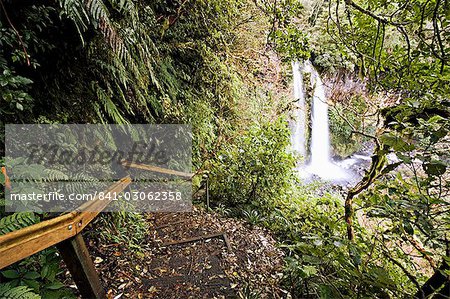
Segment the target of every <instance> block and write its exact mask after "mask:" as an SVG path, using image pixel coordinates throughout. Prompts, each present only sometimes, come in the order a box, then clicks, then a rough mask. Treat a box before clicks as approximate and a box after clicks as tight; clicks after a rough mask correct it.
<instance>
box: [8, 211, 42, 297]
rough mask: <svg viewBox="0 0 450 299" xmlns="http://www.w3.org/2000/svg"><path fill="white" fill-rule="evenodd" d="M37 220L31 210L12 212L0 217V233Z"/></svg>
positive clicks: (22, 226)
mask: <svg viewBox="0 0 450 299" xmlns="http://www.w3.org/2000/svg"><path fill="white" fill-rule="evenodd" d="M38 222H39V217H37V216H36V215H35V214H34V213H32V212H20V213H14V214H12V215H9V216H6V217H3V218H2V219H0V235H4V234H7V233H10V232H13V231H15V230H19V229H21V228H24V227H27V226H30V225H32V224H35V223H38ZM0 298H1V296H0Z"/></svg>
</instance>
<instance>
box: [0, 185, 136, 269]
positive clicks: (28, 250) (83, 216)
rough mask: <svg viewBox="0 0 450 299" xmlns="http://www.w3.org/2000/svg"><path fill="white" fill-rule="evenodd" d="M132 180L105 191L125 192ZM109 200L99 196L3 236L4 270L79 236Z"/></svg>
mask: <svg viewBox="0 0 450 299" xmlns="http://www.w3.org/2000/svg"><path fill="white" fill-rule="evenodd" d="M130 183H131V178H130V177H129V176H127V177H124V178H122V179H121V180H119V181H117V182H116V183H114V184H112V185H111V186H110V187H109V188H108V189H107V190H105V191H104V193H108V192H111V193H114V192H116V193H119V192H122V191H123V190H124V189H125V188H126V187H127V186H128V185H129V184H130ZM109 203H110V200H99V199H98V196H97V197H96V198H94V199H93V200H92V201H90V202H87V203H85V204H83V205H82V206H80V208H78V209H77V210H76V211H73V212H70V213H67V214H64V215H61V216H58V217H55V218H52V219H49V220H45V221H42V222H39V223H37V224H34V225H31V226H28V227H25V228H22V229H19V230H17V231H13V232H10V233H8V234H5V235H2V236H0V257H1V258H0V269H2V268H4V267H6V266H9V265H11V264H13V263H15V262H17V261H20V260H21V259H24V258H26V257H28V256H30V255H32V254H34V253H37V252H39V251H41V250H44V249H46V248H48V247H50V246H52V245H55V244H57V243H59V242H61V241H64V240H66V239H69V238H71V237H74V236H76V235H77V234H78V233H80V232H81V231H82V230H83V229H84V228H85V227H86V226H87V225H88V224H89V223H90V222H91V221H92V220H93V219H94V218H95V217H96V216H97V215H98V214H99V213H100V212H101V211H102V210H103V209H104V208H105V207H106V206H107V205H108V204H109Z"/></svg>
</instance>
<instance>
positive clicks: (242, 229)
mask: <svg viewBox="0 0 450 299" xmlns="http://www.w3.org/2000/svg"><path fill="white" fill-rule="evenodd" d="M146 217H147V222H148V225H149V229H148V235H147V236H146V239H147V242H146V244H144V245H143V246H142V248H140V250H139V253H138V254H136V252H134V251H133V250H130V249H129V248H127V247H126V245H125V244H118V243H113V242H112V243H110V244H106V243H101V244H100V242H98V240H95V239H90V240H89V244H88V247H89V250H90V252H91V255H92V258H93V259H94V263H95V265H96V268H97V271H98V273H99V275H100V277H101V280H102V282H103V284H104V286H105V288H106V289H107V290H108V298H249V297H256V298H281V297H282V294H283V291H282V290H281V288H280V280H281V277H282V274H281V273H282V268H283V252H282V251H281V250H280V249H278V248H276V247H275V240H274V239H273V238H272V236H271V235H270V233H269V232H267V231H266V230H263V229H261V228H258V227H251V226H250V225H248V224H246V223H245V222H243V221H240V220H236V219H231V218H224V217H220V216H218V215H217V214H215V213H207V212H205V211H203V210H200V209H197V208H194V210H193V212H190V213H150V214H147V215H146ZM94 229H95V228H94ZM201 236H206V237H203V238H202V239H199V240H194V239H196V238H199V237H201Z"/></svg>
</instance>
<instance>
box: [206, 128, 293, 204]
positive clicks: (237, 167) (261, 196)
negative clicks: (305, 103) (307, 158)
mask: <svg viewBox="0 0 450 299" xmlns="http://www.w3.org/2000/svg"><path fill="white" fill-rule="evenodd" d="M289 137H290V132H289V129H288V126H287V123H286V122H285V121H284V119H279V120H277V121H275V122H273V123H265V124H254V125H253V126H251V127H250V128H249V129H248V131H247V132H245V133H244V134H243V135H241V136H239V137H237V138H236V140H234V142H233V143H231V144H227V145H224V147H223V148H222V149H221V150H220V152H219V153H218V154H217V158H216V159H215V160H214V161H213V164H212V167H211V174H210V180H211V185H210V186H211V196H212V197H213V198H214V199H216V200H217V201H218V202H223V203H226V204H227V205H230V206H237V205H246V204H251V205H254V206H264V205H265V204H267V203H268V202H270V201H272V200H274V199H275V198H276V197H278V196H279V194H283V193H284V192H286V191H287V190H288V189H289V187H290V186H291V184H292V183H293V182H294V180H295V178H294V173H293V168H294V165H295V159H294V157H293V155H292V154H290V153H289V152H288V148H289V145H290V139H289Z"/></svg>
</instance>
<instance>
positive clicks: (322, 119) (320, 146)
mask: <svg viewBox="0 0 450 299" xmlns="http://www.w3.org/2000/svg"><path fill="white" fill-rule="evenodd" d="M297 64H298V63H297ZM294 65H295V63H293V68H294V70H295V67H294ZM298 66H299V67H298V69H299V75H297V78H300V80H301V81H302V82H301V83H298V84H297V83H295V80H296V77H295V71H294V88H295V86H297V85H299V86H301V96H302V97H303V103H299V104H301V105H302V106H301V108H300V109H297V110H298V111H303V125H302V124H300V125H302V128H303V131H302V135H301V137H299V136H298V135H297V131H295V129H294V134H293V135H294V138H295V139H297V138H298V139H297V140H296V141H295V142H303V151H305V150H304V140H305V129H304V124H305V121H304V115H305V113H304V111H305V100H304V93H303V76H302V73H301V72H300V65H299V64H298ZM303 71H304V72H309V73H311V86H312V87H313V88H314V91H313V102H312V108H311V109H312V112H311V119H312V128H311V148H310V152H311V160H310V163H309V164H308V165H307V167H306V168H305V169H304V171H305V172H307V173H309V174H314V175H317V176H319V177H320V178H322V179H324V180H330V181H341V180H346V179H349V177H350V174H349V173H348V172H347V171H346V170H344V169H342V168H341V167H339V166H337V165H336V164H334V163H333V161H332V159H331V147H330V129H329V125H328V103H327V99H326V96H325V86H324V85H323V82H322V79H321V78H320V75H319V73H318V72H317V70H316V69H315V68H314V67H313V66H312V64H311V62H309V61H306V62H305V64H304V66H303ZM295 92H296V90H295V89H294V93H295ZM299 102H300V101H299ZM294 128H296V126H294ZM295 142H293V144H294V146H296V143H295ZM294 149H295V147H294Z"/></svg>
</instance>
